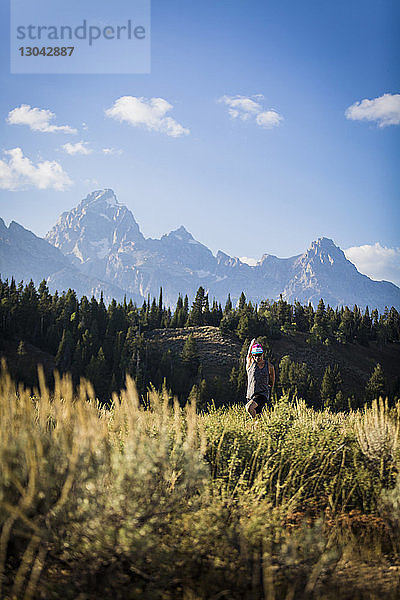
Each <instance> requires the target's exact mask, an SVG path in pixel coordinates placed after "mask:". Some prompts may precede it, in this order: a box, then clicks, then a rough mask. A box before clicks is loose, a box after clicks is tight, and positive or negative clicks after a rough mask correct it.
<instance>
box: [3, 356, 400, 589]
mask: <svg viewBox="0 0 400 600" xmlns="http://www.w3.org/2000/svg"><path fill="white" fill-rule="evenodd" d="M39 381H40V389H39V390H33V392H32V391H31V390H27V389H24V388H23V387H22V386H20V387H19V388H18V389H17V390H16V389H15V386H14V384H13V382H12V381H11V379H10V377H9V375H8V374H7V371H6V369H5V366H4V365H3V372H2V375H1V377H0V508H1V510H0V527H1V534H0V588H1V589H0V598H10V599H15V598H16V599H19V598H24V599H27V600H28V599H34V598H49V599H53V598H54V599H58V598H60V599H61V598H63V599H64V598H71V599H72V598H81V599H83V598H87V599H92V598H113V599H117V600H118V599H119V598H121V599H122V598H124V599H125V598H133V599H135V598H144V599H149V600H152V599H153V598H156V599H157V598H159V599H161V600H169V599H175V598H176V599H179V598H182V599H184V598H187V599H188V598H192V599H196V600H200V599H201V600H203V599H204V600H206V599H208V598H224V597H225V598H233V599H235V598H238V599H239V598H240V599H242V598H244V599H249V600H250V599H253V598H266V599H267V598H268V599H272V598H275V599H276V600H280V599H281V598H282V599H283V598H296V599H297V598H327V599H329V600H330V599H331V598H334V597H337V589H338V586H339V587H340V582H339V583H338V581H339V580H337V577H339V575H340V565H341V564H342V563H341V562H340V561H341V560H343V557H346V560H349V557H353V559H354V557H355V556H357V560H359V559H360V557H361V558H363V557H364V559H366V558H371V556H374V557H375V558H374V560H375V562H376V561H380V562H381V563H382V561H385V560H388V557H390V560H391V561H392V562H393V561H395V560H396V556H397V555H398V552H399V544H398V543H397V542H396V540H397V539H398V534H399V526H400V518H398V515H399V506H400V501H399V498H400V488H399V484H398V483H397V484H396V473H397V468H396V465H397V464H399V462H398V461H399V438H398V430H399V411H398V409H397V408H396V409H389V408H388V407H387V405H386V404H385V403H384V402H382V401H379V402H375V403H373V405H372V406H371V407H370V408H368V409H365V411H363V412H357V413H355V412H352V413H350V414H343V413H339V414H332V413H330V412H329V411H324V412H320V413H317V412H315V411H313V410H312V409H309V408H307V407H306V405H305V404H304V403H303V402H302V401H298V402H296V403H295V404H291V403H289V402H288V400H287V399H285V398H282V399H281V400H280V401H279V402H278V403H277V404H276V405H275V406H274V407H272V408H270V409H268V410H266V411H265V412H264V414H263V415H262V417H261V418H260V419H259V421H258V422H257V423H254V422H253V421H250V419H249V418H248V417H247V416H246V414H245V412H244V409H243V407H238V406H237V407H231V408H226V409H218V410H216V409H214V408H211V409H210V410H209V411H207V412H204V413H201V414H198V413H196V407H195V405H194V404H188V405H187V406H186V407H185V409H183V408H181V407H180V406H179V405H178V403H177V401H176V400H175V401H174V400H173V399H172V398H170V397H169V395H168V393H167V392H166V391H165V390H164V391H163V393H162V394H158V393H157V392H156V391H155V390H153V391H151V392H150V393H149V395H148V398H147V399H146V401H147V405H146V406H143V403H142V404H141V403H140V402H139V398H138V395H137V393H136V389H135V385H134V383H133V381H132V380H130V379H128V380H127V382H126V389H125V390H122V391H121V393H120V394H119V395H114V396H113V401H112V406H111V408H110V409H104V408H102V407H101V406H100V405H99V404H98V402H97V401H96V398H95V397H94V393H93V388H92V386H91V385H90V384H89V383H88V382H85V381H82V382H81V384H80V386H79V389H78V390H76V391H74V389H73V387H72V382H71V379H70V378H69V377H68V376H65V377H63V378H59V377H57V376H56V385H55V390H54V393H53V394H51V395H50V393H49V391H48V389H47V387H46V383H45V381H44V377H43V373H42V372H41V371H39ZM396 511H397V512H396ZM388 515H390V518H389V516H388ZM396 515H397V516H396ZM396 553H397V554H396ZM335 577H336V579H335ZM339 579H340V577H339ZM335 581H336V583H335ZM353 583H354V586H355V587H354V586H353V587H354V589H356V588H357V586H356V584H355V582H353ZM371 585H372V584H371ZM348 589H349V590H351V589H353V588H351V586H350V587H348ZM385 589H386V588H385ZM357 590H358V588H357ZM353 591H354V590H353ZM343 593H344V592H343ZM382 593H383V592H382V590H378V592H376V594H377V595H376V596H374V594H375V591H374V588H373V587H372V588H370V589H369V590H367V591H366V595H365V596H362V595H360V592H359V591H357V594H358V595H356V596H354V597H358V598H364V597H365V598H369V599H370V598H374V597H378V596H379V594H380V597H387V598H393V600H394V598H395V596H391V595H390V591H388V592H387V594H386V591H385V592H384V593H385V594H386V596H385V595H382ZM367 594H368V595H367ZM343 597H347V596H345V595H343ZM348 597H349V598H350V597H351V596H348Z"/></svg>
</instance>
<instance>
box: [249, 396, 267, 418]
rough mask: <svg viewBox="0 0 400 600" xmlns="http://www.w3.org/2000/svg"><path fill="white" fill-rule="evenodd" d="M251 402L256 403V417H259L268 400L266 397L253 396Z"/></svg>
mask: <svg viewBox="0 0 400 600" xmlns="http://www.w3.org/2000/svg"><path fill="white" fill-rule="evenodd" d="M251 400H252V401H254V402H256V404H257V406H256V408H255V411H256V415H260V414H261V413H262V411H263V409H264V407H265V405H266V404H267V402H268V398H267V397H266V396H263V395H262V394H254V396H253V397H252V398H251Z"/></svg>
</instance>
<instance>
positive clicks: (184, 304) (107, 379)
mask: <svg viewBox="0 0 400 600" xmlns="http://www.w3.org/2000/svg"><path fill="white" fill-rule="evenodd" d="M203 325H213V326H216V327H220V329H221V330H222V331H224V332H231V333H234V334H235V335H236V336H237V337H238V338H239V340H241V341H242V343H243V349H242V353H241V357H240V361H239V364H238V367H235V368H234V369H233V370H232V372H231V373H230V374H227V377H226V378H225V379H221V378H218V377H214V378H213V379H212V380H208V379H206V377H204V376H203V373H202V365H201V363H200V361H199V359H198V354H197V348H196V343H195V340H194V338H193V336H189V337H188V339H187V341H186V342H185V345H184V348H183V351H182V353H181V356H180V360H179V361H176V359H175V357H174V356H173V355H172V353H171V351H167V352H161V350H160V349H159V348H157V345H156V344H152V345H151V347H149V345H148V344H146V343H145V340H144V336H143V333H144V332H146V331H149V330H153V329H158V328H181V327H192V326H203ZM298 331H300V332H304V333H306V334H307V335H308V341H309V342H310V343H311V344H325V345H329V344H339V343H340V344H345V343H350V342H353V341H356V342H358V343H361V344H365V345H368V343H369V342H370V341H372V340H375V341H377V342H378V343H379V344H380V345H384V344H386V343H389V342H398V341H399V340H400V316H399V313H398V312H397V311H396V310H395V309H394V308H393V307H392V308H391V309H390V310H389V309H385V311H384V313H383V314H379V313H378V311H377V310H373V311H372V312H371V314H370V313H369V310H368V308H366V310H365V311H364V312H363V311H361V310H360V309H359V308H358V307H357V306H354V308H353V309H349V308H348V307H343V308H340V309H336V310H334V309H332V308H331V307H329V306H327V307H325V304H324V302H323V300H321V301H320V302H319V304H318V307H317V309H316V310H315V311H314V309H313V307H312V305H311V304H309V305H308V306H303V305H301V304H300V303H299V302H295V303H294V304H293V305H292V304H289V303H287V302H286V301H285V300H283V299H282V297H281V298H280V299H279V300H278V301H274V302H271V301H263V302H261V303H260V305H259V306H257V305H256V304H253V303H252V302H247V301H246V297H245V295H244V294H243V293H242V294H241V296H240V299H239V302H238V305H237V306H236V307H233V305H232V301H231V299H230V296H229V295H228V299H227V301H226V304H225V307H224V308H223V309H222V306H221V304H220V303H218V302H216V301H215V300H213V302H212V304H211V306H210V303H209V299H208V295H207V294H206V292H205V290H204V288H203V287H200V288H199V289H198V291H197V293H196V296H195V299H194V301H193V303H192V305H191V306H189V300H188V297H187V295H186V296H185V297H182V296H181V295H180V296H179V297H178V300H177V304H176V308H175V310H173V311H172V310H171V309H170V308H168V307H165V306H164V303H163V295H162V289H160V294H159V297H158V298H152V299H151V298H150V297H148V298H147V300H145V301H144V302H143V305H142V306H141V307H138V306H137V305H136V304H135V303H133V302H132V300H130V301H129V302H128V301H127V300H126V299H124V301H123V302H122V303H117V302H116V301H115V300H113V301H112V302H111V303H110V304H109V306H108V307H106V305H105V303H104V301H103V297H102V296H101V298H100V300H99V301H98V300H96V299H95V298H94V297H92V298H91V299H90V300H89V299H88V298H87V297H86V296H83V297H82V298H81V299H80V300H79V299H78V298H77V296H76V294H75V292H74V291H73V290H71V289H69V290H68V291H67V292H63V293H62V294H61V295H59V294H58V293H57V292H55V293H54V294H51V293H50V292H49V289H48V287H47V285H46V282H45V281H42V282H41V283H40V285H39V287H38V289H36V288H35V285H34V283H33V282H32V280H31V281H30V282H29V283H28V284H27V285H24V284H23V282H21V283H19V284H18V285H17V284H16V282H15V281H14V279H12V280H11V282H9V281H8V280H5V281H2V280H1V279H0V334H1V336H2V337H5V338H9V339H14V340H22V346H21V344H20V347H19V350H18V352H19V353H20V352H21V354H22V353H23V352H24V349H23V342H24V341H25V342H30V343H31V344H33V345H35V346H37V347H38V348H40V349H41V350H43V351H45V352H48V353H50V354H51V355H53V356H55V361H56V366H57V369H58V370H59V371H60V372H71V374H72V377H73V379H74V381H75V382H76V383H77V382H78V381H79V378H80V377H82V376H84V377H87V378H88V379H90V380H91V381H92V383H93V384H94V386H95V390H96V394H97V395H98V397H99V398H101V399H104V400H105V399H108V398H110V395H111V393H112V392H113V391H118V390H119V389H120V388H121V387H122V386H123V385H124V381H125V377H126V374H130V375H131V376H132V377H134V379H135V380H136V383H137V386H138V390H139V392H140V393H142V394H143V393H145V392H146V390H147V388H148V386H149V385H150V383H152V384H153V385H155V386H156V387H161V386H162V385H163V384H166V385H167V386H168V387H169V388H170V389H172V390H173V392H174V393H176V394H178V396H179V397H180V399H182V400H184V399H187V398H188V397H189V396H192V397H193V396H194V397H196V399H197V400H198V401H199V402H200V404H203V403H205V402H207V401H208V400H209V399H210V398H218V399H219V403H223V402H232V401H236V400H242V399H243V394H244V393H245V383H246V373H245V369H244V362H245V361H244V357H245V353H246V350H247V346H248V343H249V340H250V339H251V338H252V337H256V336H257V337H258V338H259V339H264V342H263V343H264V344H265V346H266V347H268V339H278V338H280V337H281V336H284V335H291V334H292V333H294V332H298ZM329 369H330V371H326V372H325V374H324V378H323V380H322V386H321V382H319V384H318V383H317V382H316V381H315V380H314V379H313V377H312V375H311V372H310V370H309V368H308V367H307V365H305V364H304V365H298V364H296V363H293V362H292V361H291V360H290V358H289V357H284V359H282V361H281V363H280V365H279V372H280V380H279V390H280V391H283V392H285V393H286V392H287V393H292V394H294V393H297V394H298V395H304V397H305V398H309V399H310V403H312V404H314V405H315V406H319V405H330V406H332V407H337V408H341V407H343V404H344V403H345V402H346V401H347V399H346V400H345V399H344V398H343V395H341V375H340V373H339V372H338V368H337V367H332V368H329ZM382 376H383V375H382Z"/></svg>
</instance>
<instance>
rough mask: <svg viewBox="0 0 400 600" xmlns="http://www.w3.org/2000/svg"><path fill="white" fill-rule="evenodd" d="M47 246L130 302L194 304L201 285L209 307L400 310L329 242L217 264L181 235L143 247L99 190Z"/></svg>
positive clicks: (123, 213)
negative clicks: (250, 261)
mask: <svg viewBox="0 0 400 600" xmlns="http://www.w3.org/2000/svg"><path fill="white" fill-rule="evenodd" d="M46 239H47V241H49V242H50V243H51V244H52V245H54V246H56V247H57V248H58V249H60V250H61V252H62V253H63V254H64V255H65V256H67V257H69V258H71V259H72V261H73V263H74V265H75V266H76V268H77V269H79V271H80V272H81V273H83V274H85V275H87V276H90V277H97V278H100V279H101V280H103V281H106V282H107V283H109V284H113V285H116V286H117V287H118V288H119V289H121V290H126V291H127V292H128V293H129V295H134V296H136V297H137V296H138V295H139V296H141V297H142V298H145V297H146V296H147V294H151V295H152V296H157V295H158V293H159V289H160V286H162V287H163V291H164V300H165V301H166V302H167V303H168V304H170V305H174V304H175V302H176V299H177V296H178V294H179V293H181V294H185V293H187V294H188V295H189V296H190V297H193V296H194V295H195V293H196V291H197V289H198V287H199V286H200V285H202V286H203V287H204V288H205V289H206V290H207V291H208V293H209V297H210V299H212V298H214V297H215V298H216V299H217V300H219V301H221V302H224V301H225V299H226V297H227V295H228V293H230V294H231V298H232V299H233V300H234V301H235V300H236V299H238V298H239V295H240V293H241V292H242V291H243V292H244V293H245V294H246V297H247V298H248V299H251V300H254V301H255V302H260V301H261V300H264V299H266V298H269V299H277V298H278V297H279V294H282V296H283V297H284V298H285V299H286V300H288V301H290V302H293V301H294V300H299V301H300V302H302V303H308V302H312V303H313V304H314V305H316V304H317V303H318V301H319V299H320V298H321V297H322V298H324V300H325V302H326V303H329V304H330V305H331V306H338V305H339V306H340V305H343V304H348V305H353V304H358V305H359V306H361V307H365V306H366V305H369V306H370V307H377V308H379V309H380V310H381V311H382V310H383V309H384V307H385V306H386V305H387V306H395V307H396V308H400V288H398V287H397V286H395V285H394V284H392V283H389V282H384V281H379V282H378V281H372V280H371V279H370V278H369V277H367V276H365V275H362V274H361V273H359V272H358V271H357V269H356V267H355V266H354V265H353V264H352V263H351V262H350V261H349V260H347V259H346V257H345V255H344V253H343V251H342V250H341V249H340V248H338V247H337V246H336V245H335V244H334V243H333V241H332V240H329V239H327V238H320V239H318V240H317V241H315V242H313V243H312V244H311V246H310V248H309V249H308V250H306V252H304V253H303V254H301V255H298V256H293V257H291V258H277V257H276V256H272V255H269V254H265V255H264V256H263V257H262V259H261V260H260V261H259V262H258V263H257V265H256V266H249V265H247V264H244V263H243V262H241V261H240V260H239V259H238V258H232V257H230V256H228V255H227V254H225V253H224V252H222V251H219V252H218V253H217V255H216V256H214V255H213V254H212V252H211V251H210V250H209V249H208V248H207V247H206V246H204V245H203V244H201V243H200V242H198V241H197V240H195V239H194V238H193V236H192V235H191V234H190V233H189V232H188V231H187V230H186V229H185V228H184V227H183V226H181V227H179V228H178V229H176V230H175V231H172V232H171V233H169V234H167V235H163V236H162V237H161V239H156V240H155V239H145V238H144V236H143V234H142V233H141V232H140V229H139V226H138V224H137V222H136V220H135V218H134V216H133V215H132V213H131V212H130V210H129V209H128V208H126V207H125V206H123V205H121V204H119V202H118V200H117V198H116V196H115V194H114V192H113V191H112V190H110V189H106V190H97V191H95V192H93V193H91V194H89V195H88V196H87V198H85V199H84V200H82V202H81V203H80V204H79V205H78V206H77V207H76V208H74V209H73V210H71V211H69V212H65V213H63V214H62V215H61V217H60V218H59V220H58V221H57V223H56V225H55V226H54V227H53V228H52V230H51V231H50V232H49V233H48V234H47V236H46Z"/></svg>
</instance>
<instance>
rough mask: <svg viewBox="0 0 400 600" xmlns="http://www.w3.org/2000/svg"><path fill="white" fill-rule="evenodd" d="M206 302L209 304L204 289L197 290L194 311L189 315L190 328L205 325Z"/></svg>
mask: <svg viewBox="0 0 400 600" xmlns="http://www.w3.org/2000/svg"><path fill="white" fill-rule="evenodd" d="M206 302H208V299H207V297H206V294H205V291H204V288H203V287H202V286H200V287H199V289H198V290H197V293H196V297H195V299H194V302H193V305H192V310H191V311H190V313H189V317H188V325H189V327H193V326H200V325H203V324H204V316H203V312H204V309H205V305H206Z"/></svg>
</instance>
